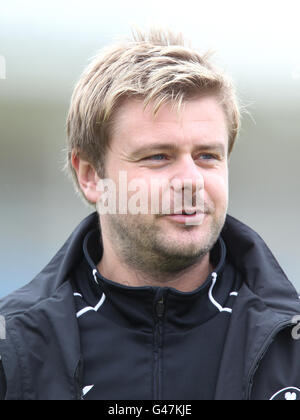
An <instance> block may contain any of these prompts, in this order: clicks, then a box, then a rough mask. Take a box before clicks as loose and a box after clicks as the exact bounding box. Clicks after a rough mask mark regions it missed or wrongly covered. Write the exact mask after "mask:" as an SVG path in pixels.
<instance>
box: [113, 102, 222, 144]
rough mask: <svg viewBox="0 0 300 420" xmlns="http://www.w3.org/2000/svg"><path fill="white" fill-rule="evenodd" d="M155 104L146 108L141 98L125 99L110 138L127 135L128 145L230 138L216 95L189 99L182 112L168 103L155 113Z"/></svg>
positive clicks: (116, 115) (213, 140) (116, 138)
mask: <svg viewBox="0 0 300 420" xmlns="http://www.w3.org/2000/svg"><path fill="white" fill-rule="evenodd" d="M152 106H153V104H149V106H147V107H146V108H145V105H144V102H143V100H142V99H128V100H126V101H125V102H124V103H123V104H122V106H121V107H120V108H119V109H118V111H117V112H116V114H115V118H114V124H113V126H114V128H113V130H112V132H111V134H112V136H111V139H112V140H114V139H115V140H116V141H117V142H118V143H119V142H121V140H122V139H123V140H125V139H126V143H128V146H130V144H131V143H132V145H133V146H136V145H137V144H138V145H139V146H142V145H149V146H150V147H152V146H155V144H156V143H157V144H159V143H162V144H163V146H164V148H165V149H167V148H169V149H171V148H173V149H174V148H175V147H176V144H180V143H181V142H182V141H185V140H187V141H193V143H195V142H196V143H199V142H201V143H202V144H205V143H207V144H208V143H211V142H213V143H214V145H216V144H217V143H218V145H219V146H220V145H221V144H224V143H225V142H226V140H227V139H228V132H227V131H228V130H227V124H226V118H225V115H224V112H223V109H222V108H221V106H220V105H219V103H218V101H217V99H216V98H215V97H212V96H210V97H205V98H202V97H201V98H196V99H193V100H189V101H186V102H185V103H184V104H183V107H182V109H181V110H180V111H179V112H178V111H177V110H176V109H175V108H174V104H171V103H166V104H163V105H162V107H161V108H160V109H159V111H158V113H157V114H156V115H153V108H152ZM122 143H123V142H122ZM123 145H124V144H123ZM119 146H120V144H119ZM167 146H168V147H167Z"/></svg>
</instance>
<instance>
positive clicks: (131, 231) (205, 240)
mask: <svg viewBox="0 0 300 420" xmlns="http://www.w3.org/2000/svg"><path fill="white" fill-rule="evenodd" d="M208 216H210V215H208ZM225 217H226V213H225V214H223V215H222V216H220V217H218V218H216V217H215V216H212V217H211V221H210V223H209V227H208V229H207V234H206V235H203V234H202V235H201V234H200V231H199V242H198V241H197V242H195V241H191V243H189V244H186V243H181V242H180V241H174V238H172V235H170V236H168V235H167V234H166V233H165V232H164V231H163V229H162V228H161V226H159V224H158V223H156V219H153V221H152V223H149V221H148V220H147V219H145V217H143V216H142V215H118V214H115V215H106V216H105V220H103V222H105V224H106V227H107V231H108V233H109V237H110V240H111V242H112V246H113V247H114V250H115V252H116V254H117V255H118V257H119V258H120V259H121V261H123V262H124V263H125V264H126V265H127V266H129V267H131V268H133V269H134V270H136V271H138V272H140V273H142V274H146V275H152V276H159V275H160V274H163V275H166V276H167V275H168V274H169V275H174V274H175V273H180V272H182V271H183V270H186V269H188V268H189V267H191V266H193V265H195V264H197V263H200V262H201V261H202V259H203V258H204V257H205V256H206V255H207V254H208V253H209V252H210V251H211V249H212V248H213V246H214V245H215V243H216V242H217V240H218V238H219V236H220V233H221V231H222V228H223V226H224V223H225ZM101 218H102V217H101ZM101 224H102V223H101ZM183 229H186V230H192V229H199V227H197V228H196V227H195V226H184V227H183ZM200 230H201V227H200ZM184 234H185V233H184Z"/></svg>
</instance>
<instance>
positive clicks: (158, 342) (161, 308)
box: [153, 296, 165, 401]
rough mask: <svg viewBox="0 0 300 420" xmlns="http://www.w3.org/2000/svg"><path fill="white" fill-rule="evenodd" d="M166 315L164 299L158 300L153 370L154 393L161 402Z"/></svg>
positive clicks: (155, 309) (155, 308)
mask: <svg viewBox="0 0 300 420" xmlns="http://www.w3.org/2000/svg"><path fill="white" fill-rule="evenodd" d="M164 313H165V302H164V297H163V296H161V297H160V298H159V300H156V302H155V306H154V316H155V325H154V369H153V375H154V377H153V392H154V398H153V399H154V400H155V401H160V400H161V399H162V398H161V353H162V329H163V317H164Z"/></svg>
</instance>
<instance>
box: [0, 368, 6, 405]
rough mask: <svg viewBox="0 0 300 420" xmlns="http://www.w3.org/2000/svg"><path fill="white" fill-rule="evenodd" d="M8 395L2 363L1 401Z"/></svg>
mask: <svg viewBox="0 0 300 420" xmlns="http://www.w3.org/2000/svg"><path fill="white" fill-rule="evenodd" d="M5 394H6V379H5V374H4V370H3V366H2V363H1V362H0V400H4V399H5Z"/></svg>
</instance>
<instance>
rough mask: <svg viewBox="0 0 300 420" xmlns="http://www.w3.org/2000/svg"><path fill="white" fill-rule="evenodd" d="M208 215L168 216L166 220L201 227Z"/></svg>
mask: <svg viewBox="0 0 300 420" xmlns="http://www.w3.org/2000/svg"><path fill="white" fill-rule="evenodd" d="M205 215H206V213H203V212H202V213H200V212H198V213H194V214H166V215H164V217H165V218H166V219H169V220H172V221H174V222H177V223H181V224H186V225H201V224H202V222H203V219H204V217H205Z"/></svg>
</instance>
